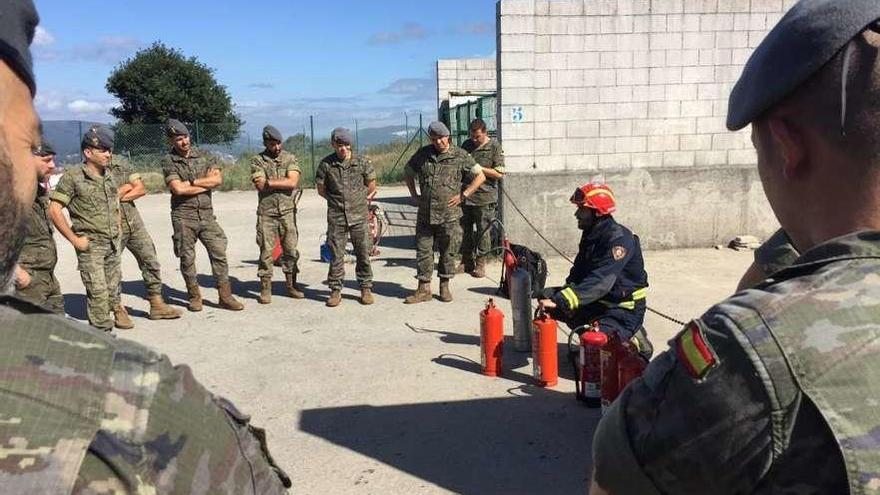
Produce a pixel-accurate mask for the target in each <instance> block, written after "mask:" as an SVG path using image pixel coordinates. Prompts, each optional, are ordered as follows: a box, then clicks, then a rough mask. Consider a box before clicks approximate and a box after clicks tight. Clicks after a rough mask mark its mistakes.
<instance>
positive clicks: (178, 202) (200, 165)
mask: <svg viewBox="0 0 880 495" xmlns="http://www.w3.org/2000/svg"><path fill="white" fill-rule="evenodd" d="M221 168H222V167H221V166H220V162H219V161H217V160H216V159H215V158H213V157H211V156H209V155H207V154H205V153H202V151H201V150H198V149H196V148H192V149H191V150H190V152H189V156H188V157H183V156H180V155H178V154H177V153H174V152H173V151H172V152H171V153H168V154H167V155H165V156H164V157H163V158H162V174H163V175H164V176H165V184H170V183H171V181H173V180H179V181H182V182H190V181H192V180H195V179H202V178H204V177H207V176H208V170H211V169H216V170H221ZM211 193H212V191H211V190H208V191H205V192H203V193H201V194H197V195H195V196H177V195H175V194H173V193H172V194H171V216H172V217H173V218H185V219H189V220H203V219H204V220H210V219H212V218H214V205H213V203H212V202H211Z"/></svg>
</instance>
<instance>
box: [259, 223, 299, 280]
mask: <svg viewBox="0 0 880 495" xmlns="http://www.w3.org/2000/svg"><path fill="white" fill-rule="evenodd" d="M276 238H278V239H281V270H282V271H283V272H284V273H297V272H299V251H297V249H296V245H297V244H298V243H299V232H298V231H297V229H296V211H291V212H290V213H288V214H286V215H282V216H280V217H270V216H267V215H257V246H259V247H260V265H259V267H258V268H257V276H258V277H260V278H262V277H271V276H272V272H273V269H272V250H273V249H274V248H275V239H276Z"/></svg>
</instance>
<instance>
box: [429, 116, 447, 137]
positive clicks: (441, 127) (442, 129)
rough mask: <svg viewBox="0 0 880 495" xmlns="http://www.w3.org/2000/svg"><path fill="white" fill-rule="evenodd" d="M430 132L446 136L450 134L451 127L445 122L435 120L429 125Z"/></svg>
mask: <svg viewBox="0 0 880 495" xmlns="http://www.w3.org/2000/svg"><path fill="white" fill-rule="evenodd" d="M428 134H433V135H435V136H440V137H446V136H448V135H449V128H448V127H446V124H444V123H443V122H440V121H439V120H438V121H434V122H431V125H429V126H428Z"/></svg>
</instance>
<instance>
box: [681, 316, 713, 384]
mask: <svg viewBox="0 0 880 495" xmlns="http://www.w3.org/2000/svg"><path fill="white" fill-rule="evenodd" d="M675 354H676V356H677V357H678V360H679V361H680V362H681V364H682V365H683V366H684V368H685V369H686V370H687V372H688V374H689V375H691V377H693V378H694V379H696V380H702V379H704V378H706V375H708V374H709V372H710V371H712V369H713V368H715V367H716V366H718V356H717V355H716V354H715V350H714V349H712V346H711V345H710V344H709V342H708V341H707V340H706V334H705V333H704V332H703V327H702V326H701V325H700V321H699V320H693V321H691V322H690V323H688V324H687V326H686V327H685V329H684V330H682V332H681V333H679V334H678V337H676V338H675Z"/></svg>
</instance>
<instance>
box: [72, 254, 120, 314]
mask: <svg viewBox="0 0 880 495" xmlns="http://www.w3.org/2000/svg"><path fill="white" fill-rule="evenodd" d="M119 252H120V245H119V239H118V238H117V239H89V247H88V249H86V250H85V251H82V252H78V253H76V260H77V263H78V268H79V275H80V277H81V278H82V282H83V286H85V289H86V299H87V303H86V304H87V309H86V313H87V314H88V317H89V324H91V325H92V326H93V327H96V328H100V329H101V330H106V331H109V330H111V329H112V328H113V308H115V307H116V305H117V304H119V301H120V299H119V282H120V279H121V278H122V271H121V270H120V266H119Z"/></svg>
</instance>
